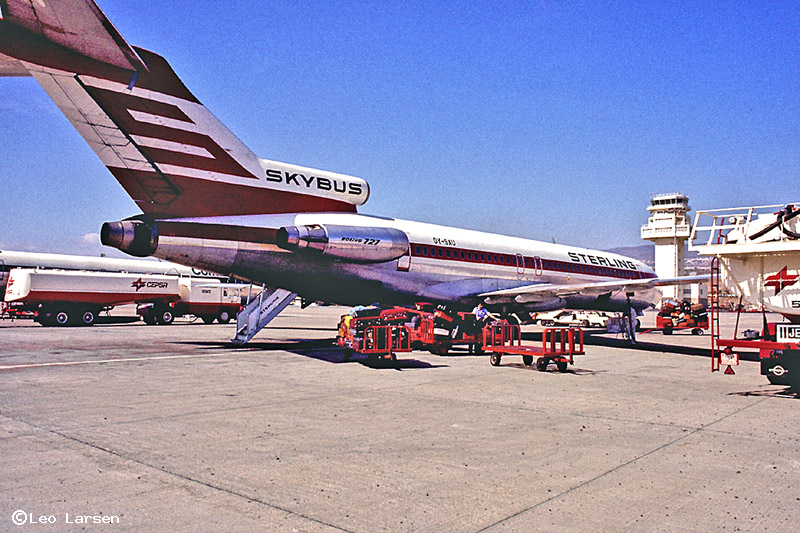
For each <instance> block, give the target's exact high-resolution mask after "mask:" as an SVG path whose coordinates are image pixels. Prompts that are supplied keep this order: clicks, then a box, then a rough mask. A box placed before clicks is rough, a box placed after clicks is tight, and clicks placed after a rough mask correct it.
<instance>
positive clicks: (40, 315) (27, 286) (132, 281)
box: [5, 268, 180, 326]
mask: <svg viewBox="0 0 800 533" xmlns="http://www.w3.org/2000/svg"><path fill="white" fill-rule="evenodd" d="M179 299H180V291H179V284H178V277H177V276H165V275H160V274H159V275H154V274H128V273H120V272H88V271H73V270H39V269H30V268H14V269H12V270H11V271H10V272H9V278H8V284H7V286H6V293H5V300H6V302H7V303H9V304H11V305H13V306H14V307H15V308H16V309H17V310H18V311H17V312H19V310H23V311H24V310H30V311H33V312H34V313H35V316H34V320H35V321H36V322H38V323H40V324H42V325H43V326H91V325H92V324H94V322H95V320H96V319H97V316H98V314H99V313H100V312H101V311H103V310H107V309H111V308H112V307H114V306H115V305H121V304H127V303H144V302H159V303H163V304H169V303H170V302H173V301H177V300H179Z"/></svg>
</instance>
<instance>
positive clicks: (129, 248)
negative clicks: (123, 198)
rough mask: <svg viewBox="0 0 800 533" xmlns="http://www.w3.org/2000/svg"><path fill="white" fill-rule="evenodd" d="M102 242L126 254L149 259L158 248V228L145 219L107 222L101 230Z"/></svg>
mask: <svg viewBox="0 0 800 533" xmlns="http://www.w3.org/2000/svg"><path fill="white" fill-rule="evenodd" d="M100 242H101V243H103V244H104V245H106V246H111V247H113V248H117V249H119V250H122V251H123V252H125V253H126V254H130V255H133V256H136V257H147V256H149V255H153V253H154V252H155V251H156V248H157V247H158V226H156V223H155V222H154V221H152V220H148V219H145V218H144V217H133V218H128V219H125V220H121V221H119V222H105V223H103V227H102V228H100Z"/></svg>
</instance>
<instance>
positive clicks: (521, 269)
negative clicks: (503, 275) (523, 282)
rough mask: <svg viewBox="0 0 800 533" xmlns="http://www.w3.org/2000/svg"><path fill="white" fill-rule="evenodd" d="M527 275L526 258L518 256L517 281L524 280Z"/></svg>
mask: <svg viewBox="0 0 800 533" xmlns="http://www.w3.org/2000/svg"><path fill="white" fill-rule="evenodd" d="M523 274H525V258H524V257H522V254H517V279H522V276H523Z"/></svg>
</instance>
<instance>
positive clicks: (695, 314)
mask: <svg viewBox="0 0 800 533" xmlns="http://www.w3.org/2000/svg"><path fill="white" fill-rule="evenodd" d="M708 327H709V324H708V311H706V307H705V306H704V305H703V304H694V305H691V304H690V303H689V302H680V303H679V302H675V301H672V300H667V301H665V302H664V303H663V304H662V305H661V309H660V310H659V312H658V315H657V316H656V327H655V331H661V333H663V334H664V335H672V332H673V331H675V330H681V329H688V330H691V332H692V335H702V334H703V333H704V332H705V330H707V329H708ZM650 331H653V330H650Z"/></svg>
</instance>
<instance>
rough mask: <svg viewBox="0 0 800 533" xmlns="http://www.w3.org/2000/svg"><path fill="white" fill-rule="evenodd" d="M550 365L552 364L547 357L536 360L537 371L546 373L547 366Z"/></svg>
mask: <svg viewBox="0 0 800 533" xmlns="http://www.w3.org/2000/svg"><path fill="white" fill-rule="evenodd" d="M549 364H550V359H548V358H547V357H539V358H538V359H536V370H538V371H539V372H544V371H545V370H547V365H549Z"/></svg>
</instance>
